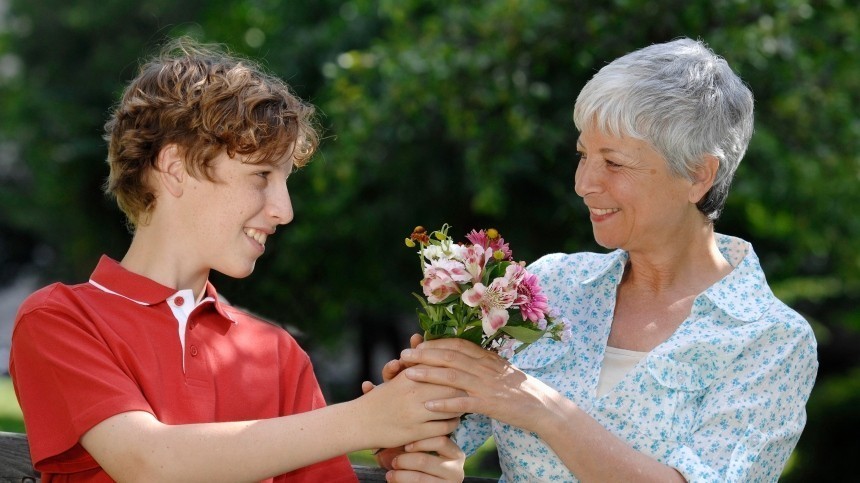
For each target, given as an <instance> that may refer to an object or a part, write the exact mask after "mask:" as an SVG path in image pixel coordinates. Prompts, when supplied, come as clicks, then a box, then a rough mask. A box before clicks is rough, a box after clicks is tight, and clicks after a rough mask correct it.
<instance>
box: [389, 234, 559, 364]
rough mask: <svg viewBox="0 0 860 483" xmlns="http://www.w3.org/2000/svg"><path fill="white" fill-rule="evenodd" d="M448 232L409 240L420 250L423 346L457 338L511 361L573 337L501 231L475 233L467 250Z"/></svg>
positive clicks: (413, 236)
mask: <svg viewBox="0 0 860 483" xmlns="http://www.w3.org/2000/svg"><path fill="white" fill-rule="evenodd" d="M449 229H450V226H449V225H448V224H447V223H446V224H445V225H443V226H442V229H440V230H436V231H434V232H432V233H429V234H428V232H427V231H426V230H425V229H424V228H423V227H421V226H418V227H416V228H415V230H413V232H412V234H411V235H410V236H409V237H408V238H406V245H407V246H408V247H410V248H414V247H415V246H418V247H419V250H418V257H419V259H420V262H421V272H422V273H423V275H424V278H423V279H422V280H421V286H422V287H423V292H424V294H423V296H421V295H419V294H417V293H414V292H413V295H414V296H415V298H417V299H418V302H419V303H420V304H421V309H419V310H418V320H419V321H420V324H421V328H422V329H424V339H425V340H431V339H440V338H451V337H457V338H461V339H467V340H470V341H472V342H474V343H476V344H479V345H480V346H481V347H483V348H485V349H489V350H492V351H495V352H497V353H499V355H501V356H502V357H510V356H512V355H513V354H515V353H517V352H519V351H521V350H523V349H525V348H526V347H527V346H528V345H529V344H531V343H533V342H535V341H537V340H538V339H540V338H541V337H551V338H553V339H555V340H566V339H568V338H569V337H570V324H569V323H568V322H567V320H565V319H560V318H559V317H558V315H557V314H556V313H554V311H552V310H551V309H550V307H549V305H548V304H547V298H546V296H545V295H544V294H543V293H541V288H540V285H539V284H538V280H537V276H536V275H534V274H531V273H529V272H528V271H527V270H526V269H525V262H515V261H514V260H513V254H512V252H511V249H510V247H509V246H508V244H507V243H505V240H504V239H503V238H502V237H501V236H500V235H499V232H498V231H497V230H495V229H493V228H490V229H488V230H483V229H482V230H480V231H475V230H472V231H471V232H470V233H469V234H468V235H466V239H467V240H468V241H469V243H465V244H464V243H455V242H454V241H453V240H452V239H451V238H450V237H449V236H448V230H449Z"/></svg>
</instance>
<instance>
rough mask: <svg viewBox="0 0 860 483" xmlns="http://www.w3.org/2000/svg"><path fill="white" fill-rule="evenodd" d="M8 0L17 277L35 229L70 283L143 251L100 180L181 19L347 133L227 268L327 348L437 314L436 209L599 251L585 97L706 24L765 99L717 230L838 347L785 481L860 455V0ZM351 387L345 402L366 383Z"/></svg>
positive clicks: (5, 39)
mask: <svg viewBox="0 0 860 483" xmlns="http://www.w3.org/2000/svg"><path fill="white" fill-rule="evenodd" d="M6 1H7V2H8V3H7V4H4V3H3V2H2V1H0V99H2V104H0V119H2V122H0V262H2V265H3V267H13V268H10V269H8V270H7V272H10V273H11V272H12V271H13V270H14V267H16V266H18V265H15V263H17V262H16V260H18V259H19V258H26V257H28V256H29V257H31V258H32V257H36V256H35V255H33V254H32V250H33V247H43V248H42V249H40V251H39V255H38V257H36V258H40V259H44V258H45V256H46V255H45V254H47V255H48V258H47V260H48V261H47V262H43V265H44V274H45V277H46V278H50V279H56V278H60V279H63V280H80V279H82V278H84V277H86V276H87V275H88V273H89V271H90V270H91V268H92V266H93V264H94V263H95V260H96V258H97V257H98V255H99V254H100V253H103V252H104V253H108V254H109V255H112V256H115V257H119V256H121V255H122V253H123V251H124V249H125V246H126V243H127V241H128V238H129V237H128V234H127V233H126V232H125V229H124V226H123V220H122V217H121V215H120V214H119V212H118V211H117V210H116V209H115V208H114V207H113V205H112V203H111V202H110V201H109V200H107V199H106V198H104V197H103V196H102V195H101V193H100V189H99V185H100V184H101V182H102V180H103V179H104V177H105V176H106V175H107V168H106V166H105V164H104V162H103V160H104V156H105V149H104V143H103V141H101V139H100V135H101V126H102V123H103V122H104V120H105V118H106V115H107V110H108V108H109V106H110V105H111V104H112V103H113V102H114V100H115V99H116V97H117V95H118V93H119V89H120V88H121V87H122V85H123V83H124V82H125V81H126V80H128V79H129V78H130V77H131V76H132V75H133V74H134V71H135V68H136V66H137V60H138V59H139V58H140V57H142V56H144V55H145V54H146V53H148V52H151V51H152V50H154V48H155V46H156V44H158V43H159V41H161V40H162V39H163V38H164V37H166V36H175V35H179V34H190V35H193V36H195V37H198V38H201V39H202V40H207V41H217V42H224V43H226V44H227V45H229V46H230V47H232V48H233V49H234V50H237V51H239V52H242V53H245V54H247V55H249V56H251V57H253V58H256V59H260V60H262V61H263V63H264V65H266V66H268V67H269V69H270V70H272V71H273V72H274V73H276V74H278V75H280V76H282V77H284V78H285V79H287V81H288V82H290V84H291V85H292V86H293V87H294V89H295V90H296V91H297V93H298V94H299V95H300V96H302V97H303V98H305V99H307V100H309V101H311V102H313V103H314V104H316V105H317V106H319V108H320V111H321V113H322V118H321V123H322V126H323V127H324V129H325V132H326V139H325V141H324V143H323V146H322V149H321V152H320V154H319V156H318V157H317V158H316V159H315V161H314V162H313V163H312V164H311V165H310V166H309V167H308V168H306V169H304V170H302V171H300V172H299V173H297V174H296V175H295V176H294V177H293V178H292V179H291V186H290V187H291V192H292V194H293V197H294V205H295V209H296V220H295V221H294V223H293V224H292V225H290V226H289V227H286V228H285V229H284V230H283V231H282V233H279V236H278V237H276V238H275V239H273V240H272V241H270V247H271V248H272V249H271V250H270V251H269V252H268V253H267V254H266V256H265V258H264V260H263V261H262V262H261V263H260V264H258V270H257V273H255V274H254V276H253V277H250V278H249V279H247V280H242V281H232V280H227V279H221V278H219V277H218V276H217V275H215V276H214V277H215V278H218V280H216V284H217V285H218V286H219V287H220V288H221V291H222V292H223V293H224V294H225V295H227V296H228V298H231V299H232V300H233V301H234V302H236V303H238V304H240V305H243V306H247V307H252V308H253V309H254V310H255V311H258V312H260V313H261V314H262V315H264V316H267V317H269V318H272V319H273V320H276V321H278V322H282V323H288V324H290V325H293V326H295V327H297V328H299V329H300V330H302V331H304V332H306V333H307V335H308V337H311V338H313V339H314V341H315V342H329V343H331V344H333V345H334V344H336V343H338V341H341V344H343V345H350V344H352V345H359V346H361V347H368V346H370V345H371V344H374V343H378V342H381V341H385V343H386V344H387V345H389V346H391V347H399V345H402V344H403V341H402V337H401V336H398V335H397V334H398V333H401V334H402V333H409V332H411V331H412V330H414V328H417V323H415V322H414V320H413V318H414V317H412V313H413V307H414V301H413V300H412V298H411V296H410V295H409V292H410V291H412V290H414V289H415V288H417V284H418V279H419V276H420V274H419V272H418V269H417V267H416V266H415V260H414V253H413V250H410V249H407V248H406V247H404V246H403V245H402V240H403V238H404V237H405V236H407V235H408V234H409V232H410V231H411V230H412V228H413V227H414V226H415V225H418V224H421V225H424V226H426V227H428V228H436V227H438V226H440V225H441V224H442V223H445V222H447V223H450V224H452V225H453V226H454V229H453V231H452V233H453V234H455V235H457V236H462V235H463V234H465V233H466V232H467V231H468V230H470V229H471V228H473V227H475V228H479V227H488V226H493V227H495V228H497V229H499V230H500V231H501V232H502V234H503V236H505V238H506V239H507V240H508V241H510V242H511V245H512V246H513V248H514V251H515V256H516V257H517V258H519V259H523V260H527V261H531V260H533V259H535V258H536V257H538V256H539V255H541V254H543V253H547V252H552V251H571V250H595V249H598V247H596V246H595V245H594V243H593V241H592V238H591V231H590V224H589V223H588V221H587V217H586V213H585V210H584V208H583V206H582V204H581V203H580V202H579V201H578V199H577V197H576V196H575V195H574V194H573V187H572V184H573V169H574V165H573V163H572V162H571V159H572V155H573V152H574V147H573V146H574V143H575V139H576V133H575V130H574V128H573V123H572V121H571V112H572V107H573V102H574V100H575V98H576V94H577V93H578V91H579V89H580V88H581V86H582V85H583V84H584V83H585V82H586V81H587V80H588V78H590V77H591V75H592V74H593V73H594V72H595V71H596V70H597V69H599V68H600V67H601V66H602V65H604V64H605V63H606V62H609V61H611V60H612V59H614V58H616V57H618V56H619V55H622V54H624V53H626V52H629V51H630V50H633V49H636V48H640V47H642V46H644V45H647V44H649V43H654V42H662V41H666V40H669V39H672V38H675V37H678V36H689V37H694V38H702V39H703V40H705V41H707V42H708V43H709V44H710V45H711V46H712V47H713V48H714V49H715V50H716V51H717V52H719V53H721V54H722V55H724V56H725V57H726V58H727V60H728V61H729V63H730V64H731V65H732V66H733V67H734V68H735V69H736V70H737V71H738V72H739V73H740V74H741V76H742V77H743V78H744V79H745V80H746V81H747V82H748V83H749V84H750V86H751V88H752V90H753V92H754V94H755V96H756V103H757V111H756V112H757V120H756V134H755V136H754V137H753V141H752V144H751V146H750V150H749V152H748V154H747V157H746V159H745V160H744V162H743V163H742V164H741V168H740V170H739V172H738V175H737V179H736V182H735V186H734V187H733V190H732V194H731V195H730V196H729V201H728V206H727V208H726V211H725V213H724V215H723V218H722V219H721V220H720V221H719V222H718V224H717V228H718V231H721V232H724V233H729V234H734V235H739V236H742V237H744V238H746V239H748V240H750V241H752V242H753V243H754V244H755V246H756V249H757V252H758V253H759V255H760V256H761V258H762V263H763V265H764V267H765V270H766V272H767V273H768V277H769V281H770V282H771V284H772V285H773V287H774V290H775V291H776V292H777V294H778V295H779V296H780V297H781V298H783V300H785V301H786V302H788V303H789V304H791V305H792V306H793V307H795V308H796V309H798V310H800V311H801V312H802V313H803V314H804V315H806V316H807V317H808V318H809V320H810V321H811V322H812V323H813V325H814V327H815V329H816V333H817V335H818V338H819V342H820V359H821V362H822V366H821V373H820V375H819V386H818V388H817V389H816V393H814V396H813V399H812V400H811V401H810V424H809V425H808V426H807V430H806V431H807V433H808V436H807V435H805V436H804V438H803V439H802V440H801V443H800V446H799V447H798V451H797V453H796V454H797V458H795V460H793V461H792V466H791V467H790V471H789V472H788V473H787V476H786V479H787V480H789V479H794V480H795V481H803V480H804V479H809V478H810V477H811V475H813V474H814V475H815V476H816V478H817V479H822V481H823V480H834V481H836V480H839V477H840V476H844V475H846V474H851V473H846V472H847V471H853V470H851V469H849V467H848V465H849V464H850V463H851V461H850V459H849V458H842V459H839V458H829V459H826V460H825V459H823V458H824V455H826V454H836V453H828V452H827V446H826V445H827V442H828V441H829V439H828V435H827V433H826V432H823V431H825V430H822V429H821V428H830V427H833V426H834V425H838V422H839V421H840V420H842V419H841V418H844V415H845V414H854V415H856V414H857V411H856V410H855V409H853V406H854V405H853V402H854V401H856V399H857V387H856V384H853V385H852V384H850V383H849V382H848V381H850V380H851V379H850V376H849V374H856V372H851V371H852V370H854V371H856V367H857V366H858V365H860V355H858V353H857V352H856V350H855V349H854V347H856V344H857V343H858V329H860V310H858V299H860V297H858V293H860V255H858V252H857V250H856V248H855V247H856V244H857V241H858V239H860V219H858V217H857V216H856V214H855V212H856V209H857V207H858V206H860V203H858V202H860V190H857V183H858V179H860V155H858V154H857V153H858V152H860V149H858V148H860V146H858V143H860V141H858V139H860V117H858V114H857V112H856V107H855V106H857V105H860V99H858V97H860V85H858V83H860V75H858V70H860V66H858V64H857V62H856V60H855V59H856V56H857V55H858V48H860V30H858V25H860V22H858V21H860V19H858V15H860V14H858V11H857V9H856V7H855V6H854V5H853V4H852V3H851V2H846V1H844V0H816V1H811V0H766V1H762V2H746V1H741V0H715V1H709V0H697V1H689V0H664V1H661V2H649V1H644V0H613V1H609V2H603V3H600V4H594V3H593V2H588V1H585V0H555V1H550V0H482V1H480V2H470V3H468V4H462V3H461V4H458V3H457V2H441V1H430V0H424V1H422V0H352V1H335V0H323V1H316V2H282V1H277V0H213V1H207V2H202V1H188V2H181V3H180V2H170V1H167V0H141V1H139V2H95V1H93V0H82V1H78V2H73V4H70V3H69V2H64V1H62V0H6ZM4 5H7V6H8V8H9V11H8V13H7V15H6V16H5V17H4V16H3V14H2V11H3V8H2V7H3V6H4ZM24 254H27V255H24ZM2 275H3V272H2V271H0V276H2ZM410 324H412V325H410ZM356 337H361V338H360V343H356V341H355V338H356ZM363 366H364V371H365V372H366V371H367V370H368V369H369V367H370V360H369V355H367V354H365V356H364V362H363ZM366 376H367V377H371V376H375V375H372V374H366ZM352 386H353V387H351V388H350V390H347V391H344V392H340V393H335V394H336V396H337V398H342V397H347V396H351V395H354V391H355V390H356V387H357V386H356V385H355V384H353V385H352ZM819 388H821V390H820V391H819ZM349 391H352V392H349ZM819 394H820V396H819ZM837 395H838V396H839V397H837ZM855 439H856V438H855ZM834 444H835V443H834ZM822 445H824V446H822ZM851 445H853V446H851ZM858 445H860V442H856V441H855V442H853V443H849V446H847V447H846V446H844V445H843V446H841V448H842V449H844V450H845V451H846V453H844V454H851V453H850V451H854V452H856V451H857V450H858V449H860V448H858ZM839 454H843V453H839ZM823 461H826V462H827V464H826V465H824V464H822V462H823ZM813 472H814V473H813Z"/></svg>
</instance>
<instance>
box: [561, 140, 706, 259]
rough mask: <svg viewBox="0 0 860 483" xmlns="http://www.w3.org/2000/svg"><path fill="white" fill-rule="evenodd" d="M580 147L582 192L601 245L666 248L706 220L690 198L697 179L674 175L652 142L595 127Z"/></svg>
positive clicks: (579, 183)
mask: <svg viewBox="0 0 860 483" xmlns="http://www.w3.org/2000/svg"><path fill="white" fill-rule="evenodd" d="M577 150H578V151H579V153H580V155H581V159H580V161H579V165H578V166H577V168H576V184H575V189H576V194H578V195H579V196H581V197H582V199H583V201H584V202H585V205H586V206H587V207H588V210H589V213H590V215H591V216H590V218H591V224H592V228H593V230H594V239H595V240H596V241H597V243H599V244H600V245H601V246H603V247H606V248H622V249H624V250H627V251H637V250H651V249H658V248H665V247H666V246H670V245H671V244H672V241H673V240H677V239H678V238H679V235H681V234H682V233H683V231H684V230H685V229H687V227H689V226H692V225H689V224H688V223H690V222H691V221H693V220H695V219H696V218H700V217H698V215H697V213H698V210H697V209H696V207H695V204H694V203H691V202H690V198H691V188H692V185H693V182H692V181H690V180H687V179H685V178H681V177H677V176H674V175H672V174H671V173H670V172H669V169H668V165H667V163H666V160H665V158H663V156H661V155H660V154H659V153H658V152H657V151H656V150H655V149H654V148H653V147H651V145H650V144H649V143H647V142H645V141H642V140H639V139H634V138H630V137H618V136H611V135H607V134H605V133H603V132H602V131H600V130H598V129H594V128H589V129H585V130H583V131H582V132H581V134H580V136H579V140H578V141H577Z"/></svg>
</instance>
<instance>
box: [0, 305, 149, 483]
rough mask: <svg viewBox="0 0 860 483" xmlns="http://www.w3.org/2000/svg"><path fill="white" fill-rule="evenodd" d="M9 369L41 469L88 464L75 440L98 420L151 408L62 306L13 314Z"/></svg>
mask: <svg viewBox="0 0 860 483" xmlns="http://www.w3.org/2000/svg"><path fill="white" fill-rule="evenodd" d="M9 371H10V374H11V375H12V380H13V383H14V387H15V392H16V395H17V397H18V401H19V403H20V405H21V408H22V412H23V414H24V423H25V426H26V428H27V433H28V436H29V440H30V444H31V453H32V457H33V463H34V466H35V467H36V469H37V470H40V471H58V470H63V471H81V470H85V469H90V468H92V467H93V465H95V462H94V461H93V460H92V458H91V457H90V456H89V455H88V454H87V453H86V452H84V451H82V449H81V448H80V446H79V444H78V441H79V440H80V437H81V436H82V435H83V434H84V433H86V432H87V431H88V430H90V429H91V428H92V427H93V426H95V425H96V424H98V423H99V422H101V421H103V420H104V419H106V418H108V417H110V416H113V415H116V414H119V413H122V412H126V411H135V410H139V411H147V412H150V413H152V408H151V407H150V405H149V403H147V401H146V400H145V398H144V397H143V394H142V393H141V391H140V388H138V387H137V385H136V384H135V382H134V381H133V380H132V379H131V378H130V377H129V376H128V375H127V374H126V373H125V372H124V371H123V370H122V367H121V365H120V364H119V363H118V361H117V360H116V359H115V357H114V356H113V354H112V353H111V351H110V349H109V348H108V347H107V345H106V344H105V343H104V341H103V340H102V339H101V337H100V336H99V334H98V333H97V332H96V331H95V330H94V329H93V328H92V327H91V326H90V324H89V323H88V322H87V321H85V320H76V319H75V317H74V316H72V315H70V314H69V313H68V312H66V311H63V310H62V308H61V307H45V306H41V307H37V308H35V309H32V310H29V311H22V312H21V313H19V316H18V320H16V324H15V329H14V331H13V335H12V347H11V352H10V362H9Z"/></svg>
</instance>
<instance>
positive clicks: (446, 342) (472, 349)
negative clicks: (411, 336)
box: [418, 338, 491, 357]
mask: <svg viewBox="0 0 860 483" xmlns="http://www.w3.org/2000/svg"><path fill="white" fill-rule="evenodd" d="M418 348H419V349H423V348H435V349H448V350H453V351H457V352H460V353H464V354H470V355H473V356H475V357H479V356H480V355H481V354H491V352H490V351H488V350H487V349H484V348H483V347H481V346H479V345H478V344H475V343H474V342H472V341H468V340H466V339H458V338H449V339H433V340H427V341H424V342H422V343H420V344H418Z"/></svg>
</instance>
